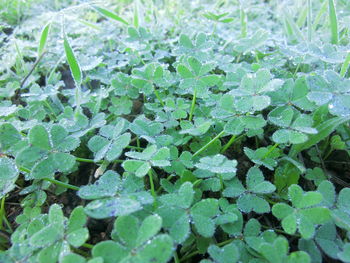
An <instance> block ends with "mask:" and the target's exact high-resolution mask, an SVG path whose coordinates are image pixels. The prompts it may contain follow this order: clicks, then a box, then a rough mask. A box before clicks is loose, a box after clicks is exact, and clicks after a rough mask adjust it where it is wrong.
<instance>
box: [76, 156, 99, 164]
mask: <svg viewBox="0 0 350 263" xmlns="http://www.w3.org/2000/svg"><path fill="white" fill-rule="evenodd" d="M75 160H76V161H78V162H82V163H95V161H94V160H92V159H86V158H80V157H75Z"/></svg>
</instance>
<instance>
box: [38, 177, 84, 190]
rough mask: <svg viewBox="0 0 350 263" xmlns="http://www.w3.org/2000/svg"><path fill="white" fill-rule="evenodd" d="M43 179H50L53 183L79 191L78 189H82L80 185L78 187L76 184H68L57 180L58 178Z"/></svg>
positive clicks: (48, 179) (46, 179) (47, 179)
mask: <svg viewBox="0 0 350 263" xmlns="http://www.w3.org/2000/svg"><path fill="white" fill-rule="evenodd" d="M43 180H45V181H49V182H51V183H53V184H56V185H59V186H62V187H64V188H67V189H72V190H75V191H78V190H79V189H80V188H79V187H77V186H75V185H71V184H67V183H64V182H61V181H58V180H56V179H51V178H43Z"/></svg>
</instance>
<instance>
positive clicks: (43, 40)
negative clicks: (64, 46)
mask: <svg viewBox="0 0 350 263" xmlns="http://www.w3.org/2000/svg"><path fill="white" fill-rule="evenodd" d="M50 27H51V23H48V24H46V26H45V27H44V29H43V31H41V35H40V42H39V47H38V57H40V56H41V54H42V53H43V52H44V49H45V46H46V42H47V37H48V35H49V32H50Z"/></svg>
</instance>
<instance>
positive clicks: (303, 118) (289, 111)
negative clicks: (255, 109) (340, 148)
mask: <svg viewBox="0 0 350 263" xmlns="http://www.w3.org/2000/svg"><path fill="white" fill-rule="evenodd" d="M268 119H269V121H270V122H271V123H273V124H275V125H277V126H279V127H281V128H282V129H279V130H277V131H276V132H275V133H274V134H273V135H272V139H273V140H274V141H275V142H276V143H292V144H298V143H303V142H306V141H307V139H308V136H307V134H316V133H317V130H316V129H315V128H312V123H313V120H312V117H311V116H309V115H306V114H300V113H299V112H298V111H295V110H294V109H293V108H292V107H289V106H282V107H277V108H275V109H274V110H272V111H271V112H270V113H269V115H268Z"/></svg>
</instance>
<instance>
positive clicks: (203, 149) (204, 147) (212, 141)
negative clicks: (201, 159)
mask: <svg viewBox="0 0 350 263" xmlns="http://www.w3.org/2000/svg"><path fill="white" fill-rule="evenodd" d="M224 133H225V131H221V132H220V133H219V134H218V135H216V136H215V137H214V139H212V140H211V141H210V142H208V143H207V144H206V145H204V146H203V147H202V148H200V149H199V150H198V151H196V152H195V153H194V154H193V157H195V156H197V155H198V154H200V153H201V152H203V151H205V150H206V149H207V148H208V147H209V146H210V145H212V144H213V143H214V142H215V141H216V140H217V139H219V138H220V137H221V136H222V135H223V134H224Z"/></svg>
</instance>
